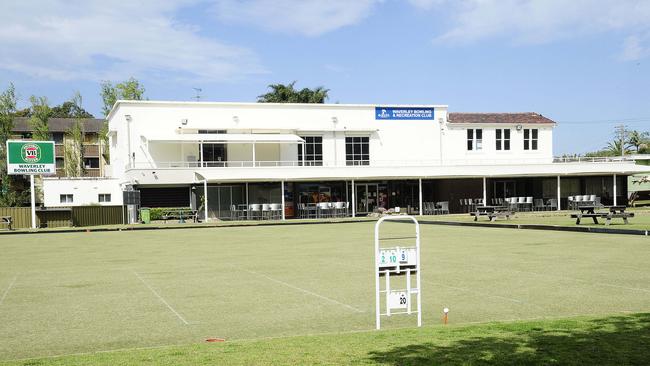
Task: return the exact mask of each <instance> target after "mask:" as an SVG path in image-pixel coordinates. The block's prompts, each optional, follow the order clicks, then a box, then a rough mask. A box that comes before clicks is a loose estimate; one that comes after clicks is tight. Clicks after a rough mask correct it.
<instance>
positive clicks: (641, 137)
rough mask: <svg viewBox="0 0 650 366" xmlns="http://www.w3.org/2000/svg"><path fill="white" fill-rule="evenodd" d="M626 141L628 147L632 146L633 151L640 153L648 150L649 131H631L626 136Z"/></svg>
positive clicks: (649, 141) (649, 142) (649, 143)
mask: <svg viewBox="0 0 650 366" xmlns="http://www.w3.org/2000/svg"><path fill="white" fill-rule="evenodd" d="M627 143H628V145H629V146H630V147H633V148H634V152H636V153H637V154H642V153H644V152H646V151H648V146H650V133H648V132H639V131H631V132H630V133H629V136H628V138H627Z"/></svg>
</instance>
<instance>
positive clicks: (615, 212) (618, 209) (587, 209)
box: [571, 205, 634, 225]
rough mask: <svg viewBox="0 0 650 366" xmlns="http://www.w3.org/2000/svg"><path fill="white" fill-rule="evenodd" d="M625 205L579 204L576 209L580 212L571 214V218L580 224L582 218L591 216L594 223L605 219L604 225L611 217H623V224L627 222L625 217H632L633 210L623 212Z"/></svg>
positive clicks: (609, 221)
mask: <svg viewBox="0 0 650 366" xmlns="http://www.w3.org/2000/svg"><path fill="white" fill-rule="evenodd" d="M600 208H602V209H604V210H605V211H598V212H596V209H600ZM625 208H626V207H625V206H622V205H621V206H595V205H583V206H579V207H578V209H579V210H580V213H575V214H571V218H573V219H576V225H579V224H580V220H581V219H582V218H588V217H591V218H592V219H593V220H594V224H598V219H599V218H602V219H606V221H605V225H609V224H610V223H611V222H612V219H623V222H624V223H625V224H628V221H627V219H628V218H629V217H634V212H625Z"/></svg>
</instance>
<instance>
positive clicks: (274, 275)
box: [0, 222, 650, 364]
mask: <svg viewBox="0 0 650 366" xmlns="http://www.w3.org/2000/svg"><path fill="white" fill-rule="evenodd" d="M373 227H374V223H373V222H361V223H347V224H328V225H291V226H257V227H223V228H213V229H205V228H204V229H179V230H160V231H122V232H91V233H85V232H80V233H57V234H30V235H3V236H0V253H2V255H1V256H0V361H2V360H5V361H9V360H16V359H26V358H30V359H31V358H39V357H48V356H56V355H66V354H76V353H88V352H97V351H110V350H119V349H133V348H143V347H145V348H146V347H160V346H169V345H181V346H179V347H171V348H155V349H144V350H138V351H129V352H117V353H114V352H111V353H99V354H93V355H90V356H88V355H85V356H84V355H82V356H69V357H64V358H47V359H42V360H29V361H25V362H22V361H21V362H17V363H18V364H50V363H52V364H80V363H83V364H86V363H90V364H92V363H94V362H96V363H104V364H120V363H123V364H134V363H136V364H137V363H146V362H147V360H149V361H150V362H149V363H153V364H158V363H161V364H180V363H185V364H197V363H198V364H200V363H205V364H208V363H211V360H225V361H227V362H225V361H224V362H225V363H238V362H239V363H242V364H251V363H265V362H266V363H269V364H274V363H285V364H286V363H295V364H304V363H316V362H319V361H323V362H325V361H328V360H330V361H331V362H332V363H364V362H365V363H373V362H379V363H386V364H402V362H399V361H396V360H397V359H395V357H398V356H399V357H402V356H404V355H403V354H404V353H410V352H415V353H418V352H420V353H422V354H423V356H422V357H430V358H431V359H433V360H441V359H440V358H439V357H443V355H444V352H443V351H444V350H447V349H450V348H449V347H452V348H453V349H456V347H461V346H463V345H465V344H471V343H467V342H479V343H478V344H483V345H484V347H492V346H489V344H488V343H489V342H496V344H495V345H494V347H501V346H499V345H500V344H503V347H504V349H510V348H508V347H515V345H513V344H516V345H517V346H516V347H515V349H519V347H523V348H522V350H523V351H522V352H524V353H525V352H528V351H526V350H527V349H528V348H530V347H532V346H531V345H530V342H539V340H536V339H533V338H530V337H533V336H534V334H533V335H529V333H531V332H533V333H534V330H535V329H538V328H539V329H540V332H542V333H544V334H546V333H545V332H547V331H548V332H550V333H549V334H551V335H555V334H556V333H558V334H559V335H558V337H559V338H553V339H551V340H550V341H552V342H555V341H556V340H557V341H558V343H559V340H560V339H562V338H561V337H560V336H561V335H562V334H564V333H567V334H568V333H571V334H573V333H575V335H571V337H576V342H577V339H582V338H579V337H582V335H581V334H583V333H590V332H591V333H593V332H596V333H597V332H600V331H603V332H605V331H606V332H610V331H611V332H616V329H618V328H616V327H617V325H616V324H609V325H608V324H604V322H607V321H609V320H608V319H609V318H608V316H609V315H612V314H613V315H616V316H617V318H616V319H619V320H620V322H621V323H630V325H629V327H631V328H635V329H636V328H641V329H643V330H642V331H638V332H637V333H638V334H637V338H638V339H639V341H640V342H641V341H643V340H645V341H647V339H648V334H647V329H648V326H647V323H648V317H647V316H644V315H627V314H629V313H644V312H650V286H648V283H650V270H649V269H648V263H649V262H650V245H649V244H650V241H649V239H648V238H647V237H636V236H619V235H604V234H586V233H564V232H551V231H536V230H512V229H485V228H474V227H449V226H437V225H436V226H432V225H424V226H422V228H421V229H422V236H423V242H422V245H423V247H422V266H423V271H422V278H423V307H424V313H423V321H424V324H425V325H427V327H426V328H423V329H421V330H417V331H416V330H398V328H402V327H411V326H413V325H414V324H415V319H414V317H404V316H402V317H397V316H395V317H392V318H391V319H386V320H385V322H384V324H385V328H386V329H388V331H381V332H372V331H370V330H372V329H373V328H374V279H373V266H372V265H373V257H372V252H373V243H372V230H373ZM409 229H411V227H409V226H408V225H404V224H390V227H389V228H388V230H390V231H391V233H390V234H389V235H391V236H405V235H408V230H409ZM404 244H406V243H404ZM445 306H448V307H449V308H450V309H451V312H450V326H449V327H447V328H442V327H441V326H440V325H439V324H440V312H441V309H442V308H443V307H445ZM575 316H588V317H589V318H586V319H582V318H581V320H570V321H569V320H563V321H555V322H550V323H547V322H539V319H545V318H562V317H575ZM521 320H535V321H536V322H534V323H520V322H519V321H521ZM494 321H502V322H508V321H516V322H515V323H513V324H488V325H483V326H478V327H477V326H476V325H470V324H472V323H475V322H481V323H484V322H494ZM567 324H575V325H576V327H575V329H573V328H571V327H569V326H568V325H567ZM567 327H568V328H567ZM601 327H602V328H603V329H600V328H601ZM558 328H559V329H560V330H557V329H558ZM565 328H566V330H562V329H565ZM569 328H571V329H569ZM610 328H611V329H610ZM391 329H392V330H391ZM357 332H361V333H357ZM563 332H564V333H563ZM323 333H340V335H331V336H317V337H310V336H309V335H314V334H323ZM294 336H298V337H297V338H296V337H294ZM567 336H568V335H567ZM209 337H222V338H225V339H226V340H227V341H226V343H225V344H218V345H217V344H209V345H201V343H203V342H204V340H205V339H206V338H209ZM277 337H281V338H279V339H275V340H271V341H269V340H265V339H266V338H277ZM282 337H291V338H282ZM476 337H478V338H477V339H474V338H476ZM644 337H645V338H644ZM596 338H598V337H596ZM481 339H483V340H481ZM593 342H600V338H598V339H595V340H593ZM321 343H322V344H323V346H322V347H321V346H320V345H321ZM429 343H430V344H429ZM511 343H513V344H511ZM544 344H545V343H534V344H533V345H537V346H539V347H542V348H544V347H546V346H545V345H544ZM576 345H577V343H576ZM646 345H647V342H646ZM338 347H340V349H341V351H334V349H338ZM346 349H347V350H349V352H346V351H345V350H346ZM479 349H480V348H479ZM499 349H501V348H499ZM460 350H462V348H459V349H458V350H457V352H458V353H457V355H456V356H455V357H461V354H462V353H463V352H461V351H460ZM494 351H495V352H496V351H498V350H494ZM441 352H443V353H441ZM445 352H446V351H445ZM485 352H487V351H485ZM647 352H648V351H646V353H643V354H641V355H638V357H645V358H641V359H647V357H648V354H647ZM348 353H349V354H348ZM598 354H599V355H601V356H602V353H598ZM330 356H331V358H330ZM470 356H471V355H470ZM479 356H480V357H483V356H481V354H474V355H473V356H472V357H479ZM346 357H351V358H346ZM414 357H416V356H414ZM417 357H420V356H417ZM445 357H446V356H445ZM502 357H503V356H502ZM522 357H523V356H522ZM549 357H550V356H549ZM91 360H92V361H91ZM192 360H194V361H195V362H193V361H192ZM258 360H259V362H258ZM276 360H277V361H278V362H275V361H276ZM536 360H537V359H536ZM544 360H545V359H541V358H540V359H538V360H537V361H539V363H547V362H545V361H544ZM325 363H327V362H325Z"/></svg>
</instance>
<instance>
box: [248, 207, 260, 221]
mask: <svg viewBox="0 0 650 366" xmlns="http://www.w3.org/2000/svg"><path fill="white" fill-rule="evenodd" d="M248 212H249V213H250V217H249V218H250V219H251V220H255V219H257V220H259V219H261V218H262V205H260V204H259V203H251V204H250V205H248Z"/></svg>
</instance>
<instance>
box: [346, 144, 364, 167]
mask: <svg viewBox="0 0 650 366" xmlns="http://www.w3.org/2000/svg"><path fill="white" fill-rule="evenodd" d="M345 163H346V165H370V137H346V138H345Z"/></svg>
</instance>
